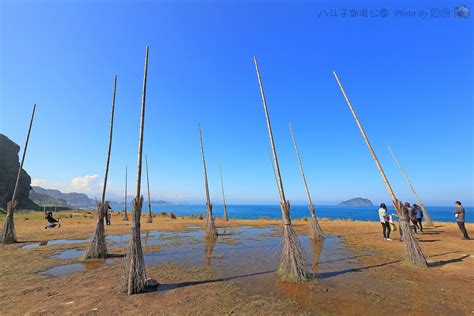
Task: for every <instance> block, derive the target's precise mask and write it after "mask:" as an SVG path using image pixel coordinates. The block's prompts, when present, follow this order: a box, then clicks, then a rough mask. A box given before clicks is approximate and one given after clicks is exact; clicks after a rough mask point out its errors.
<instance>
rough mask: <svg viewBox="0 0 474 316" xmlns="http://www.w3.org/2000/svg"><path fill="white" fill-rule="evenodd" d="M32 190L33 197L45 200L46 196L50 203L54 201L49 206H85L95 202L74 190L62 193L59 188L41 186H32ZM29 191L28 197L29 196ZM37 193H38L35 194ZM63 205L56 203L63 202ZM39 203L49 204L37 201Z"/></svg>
mask: <svg viewBox="0 0 474 316" xmlns="http://www.w3.org/2000/svg"><path fill="white" fill-rule="evenodd" d="M32 188H33V190H32V192H31V193H33V197H36V198H38V199H39V200H43V201H47V200H48V198H47V197H48V196H49V197H50V198H51V199H49V202H51V203H56V204H55V205H51V206H73V207H87V206H91V205H94V204H95V202H94V200H92V199H90V198H89V197H88V196H87V195H85V194H83V193H76V192H71V193H62V192H61V191H59V190H53V189H44V188H42V187H35V186H33V187H32ZM31 193H30V197H31ZM36 194H39V195H36ZM64 202H65V204H63V205H57V203H64ZM38 204H40V205H49V204H42V203H38Z"/></svg>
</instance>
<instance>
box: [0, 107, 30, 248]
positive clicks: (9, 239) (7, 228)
mask: <svg viewBox="0 0 474 316" xmlns="http://www.w3.org/2000/svg"><path fill="white" fill-rule="evenodd" d="M35 111H36V104H35V105H33V112H32V113H31V120H30V126H29V127H28V134H27V135H26V141H25V148H23V155H22V157H21V162H20V166H19V167H18V174H17V176H16V182H15V187H14V189H13V195H12V198H11V200H10V202H8V203H7V217H6V218H5V223H4V224H3V230H2V240H1V242H2V244H13V243H15V242H16V232H15V222H14V221H13V213H14V212H15V208H16V206H17V204H18V201H17V200H16V190H17V189H18V183H19V182H20V175H21V170H22V169H23V163H24V162H25V156H26V150H27V149H28V141H29V140H30V133H31V126H32V125H33V119H34V118H35Z"/></svg>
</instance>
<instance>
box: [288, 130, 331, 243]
mask: <svg viewBox="0 0 474 316" xmlns="http://www.w3.org/2000/svg"><path fill="white" fill-rule="evenodd" d="M289 126H290V132H291V138H292V139H293V145H294V146H295V151H296V157H297V158H298V164H299V165H300V170H301V176H302V178H303V183H304V186H305V188H306V194H307V196H308V201H309V213H310V214H311V219H310V222H309V224H310V227H311V228H310V234H311V238H313V239H324V238H325V237H326V236H325V235H324V232H323V230H322V229H321V226H319V222H318V218H317V217H316V211H315V209H314V204H313V200H312V199H311V194H310V193H309V188H308V183H307V182H306V176H305V175H304V170H303V163H302V162H301V157H300V152H299V150H298V146H297V145H296V139H295V135H294V133H293V128H292V127H291V124H289Z"/></svg>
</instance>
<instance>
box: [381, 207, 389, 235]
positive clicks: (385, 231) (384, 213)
mask: <svg viewBox="0 0 474 316" xmlns="http://www.w3.org/2000/svg"><path fill="white" fill-rule="evenodd" d="M379 220H380V224H382V229H383V239H384V240H391V239H390V231H391V229H390V223H389V221H388V214H387V206H386V205H385V203H382V204H380V208H379Z"/></svg>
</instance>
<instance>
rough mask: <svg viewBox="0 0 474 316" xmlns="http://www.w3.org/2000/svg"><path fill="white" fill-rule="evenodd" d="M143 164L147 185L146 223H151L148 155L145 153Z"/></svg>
mask: <svg viewBox="0 0 474 316" xmlns="http://www.w3.org/2000/svg"><path fill="white" fill-rule="evenodd" d="M145 166H146V185H147V187H148V220H147V221H146V222H147V223H153V217H152V216H151V201H150V179H149V178H148V157H147V155H145Z"/></svg>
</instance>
